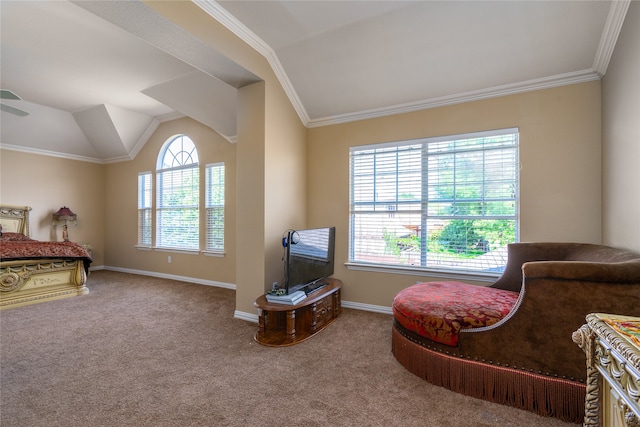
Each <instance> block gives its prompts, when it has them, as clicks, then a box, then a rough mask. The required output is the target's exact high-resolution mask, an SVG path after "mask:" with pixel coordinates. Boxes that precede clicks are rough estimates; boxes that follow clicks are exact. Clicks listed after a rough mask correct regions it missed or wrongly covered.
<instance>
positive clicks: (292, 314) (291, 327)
mask: <svg viewBox="0 0 640 427" xmlns="http://www.w3.org/2000/svg"><path fill="white" fill-rule="evenodd" d="M287 335H288V336H289V338H291V339H293V338H294V337H295V336H296V311H295V310H287Z"/></svg>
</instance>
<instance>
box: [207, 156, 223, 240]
mask: <svg viewBox="0 0 640 427" xmlns="http://www.w3.org/2000/svg"><path fill="white" fill-rule="evenodd" d="M205 181H206V197H205V215H206V230H207V234H206V249H207V250H210V251H223V250H224V185H225V184H224V163H214V164H209V165H207V166H206V180H205Z"/></svg>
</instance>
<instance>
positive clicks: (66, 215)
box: [53, 206, 78, 242]
mask: <svg viewBox="0 0 640 427" xmlns="http://www.w3.org/2000/svg"><path fill="white" fill-rule="evenodd" d="M77 223H78V220H77V215H76V214H74V213H73V212H71V209H69V208H68V207H66V206H63V207H61V208H60V209H58V212H56V213H54V214H53V225H62V226H63V228H62V239H63V240H64V241H65V242H68V241H69V231H68V230H67V227H68V225H69V224H71V225H76V224H77Z"/></svg>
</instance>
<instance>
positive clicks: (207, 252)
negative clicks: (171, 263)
mask: <svg viewBox="0 0 640 427" xmlns="http://www.w3.org/2000/svg"><path fill="white" fill-rule="evenodd" d="M135 248H136V249H138V250H141V251H158V252H172V253H180V254H189V255H199V254H201V253H202V254H203V255H204V256H212V257H220V258H222V257H224V256H225V253H224V251H212V250H202V251H201V250H199V249H180V248H161V247H157V246H153V247H152V246H144V245H135Z"/></svg>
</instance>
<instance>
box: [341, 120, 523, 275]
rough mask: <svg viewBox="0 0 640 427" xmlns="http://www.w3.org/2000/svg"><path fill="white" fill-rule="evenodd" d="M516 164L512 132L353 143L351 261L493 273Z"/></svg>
mask: <svg viewBox="0 0 640 427" xmlns="http://www.w3.org/2000/svg"><path fill="white" fill-rule="evenodd" d="M518 165H519V161H518V130H517V129H502V130H497V131H490V132H479V133H473V134H465V135H455V136H448V137H438V138H426V139H420V140H412V141H401V142H393V143H383V144H376V145H370V146H359V147H352V148H351V150H350V199H351V200H350V226H349V227H350V230H349V262H350V263H352V264H364V265H367V264H368V265H374V266H393V267H404V268H407V269H411V270H414V269H422V270H430V271H433V270H436V271H442V272H447V271H448V272H469V273H474V274H475V273H479V274H482V273H486V274H487V275H496V274H499V273H500V272H501V271H503V270H504V267H505V264H506V258H507V255H506V246H507V244H509V243H513V242H516V241H517V240H518V198H519V176H518Z"/></svg>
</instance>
